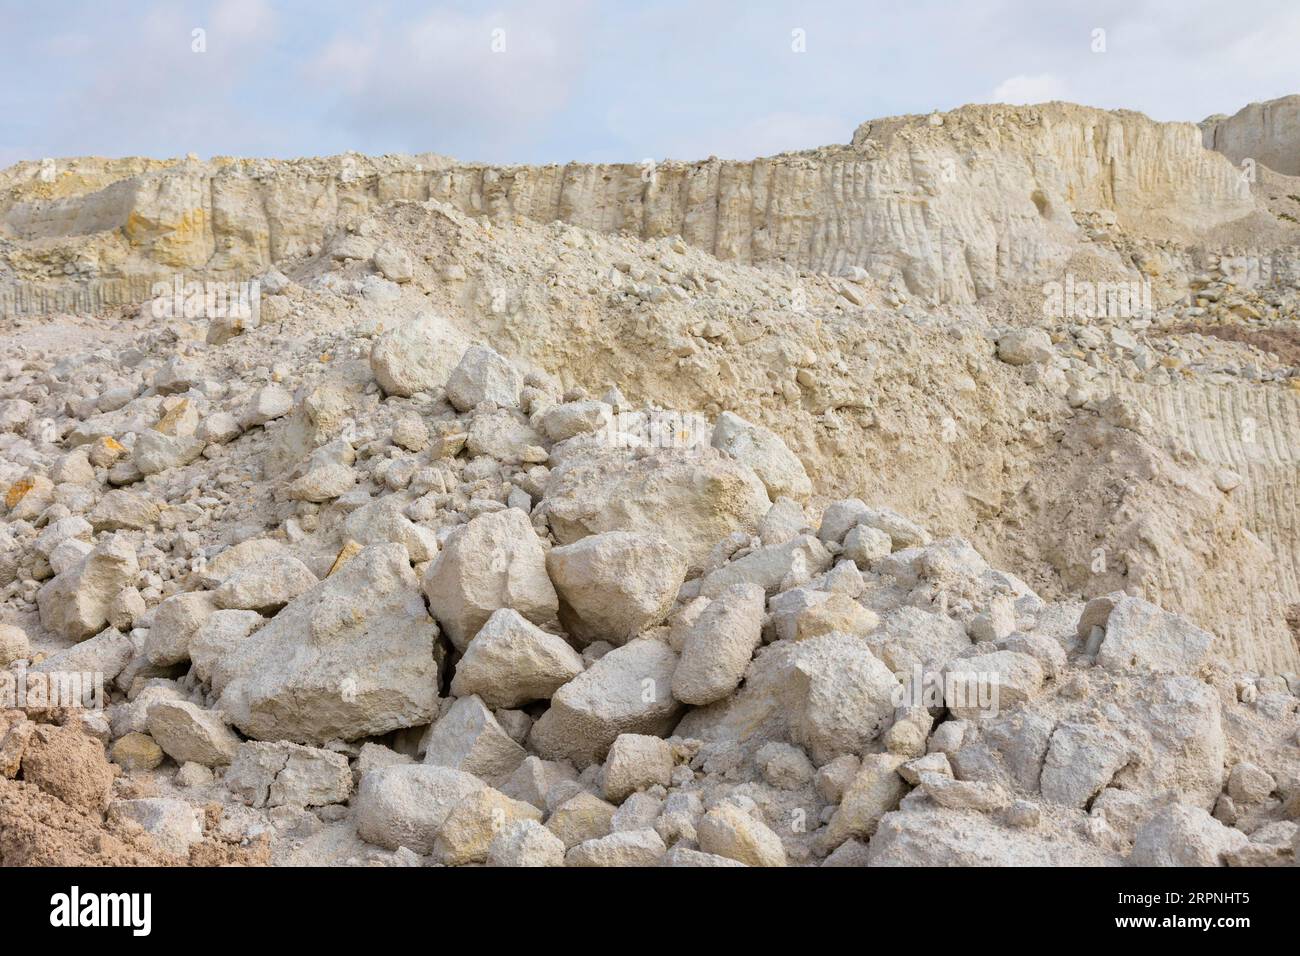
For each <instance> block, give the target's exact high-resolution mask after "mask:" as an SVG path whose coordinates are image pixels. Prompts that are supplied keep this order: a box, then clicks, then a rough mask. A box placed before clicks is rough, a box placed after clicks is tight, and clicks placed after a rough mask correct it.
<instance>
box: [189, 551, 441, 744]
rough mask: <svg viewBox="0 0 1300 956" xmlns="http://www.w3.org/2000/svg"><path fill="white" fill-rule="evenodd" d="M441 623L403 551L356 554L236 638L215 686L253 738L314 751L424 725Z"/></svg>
mask: <svg viewBox="0 0 1300 956" xmlns="http://www.w3.org/2000/svg"><path fill="white" fill-rule="evenodd" d="M437 634H438V628H437V625H436V624H435V623H434V621H433V619H432V618H430V617H429V615H428V612H427V611H426V610H425V606H424V601H423V599H422V598H421V596H420V592H419V590H418V588H417V585H416V580H415V573H414V572H413V571H412V570H411V566H410V561H409V558H408V556H407V553H406V549H405V548H403V547H402V546H401V545H397V544H389V545H378V546H375V547H370V548H366V549H364V550H362V551H361V552H360V553H358V554H357V555H355V556H354V557H352V558H351V559H350V560H349V561H348V562H347V563H346V564H344V565H343V566H342V567H341V568H340V569H339V570H337V571H335V572H334V574H332V575H330V576H329V577H327V578H326V579H325V580H323V581H321V582H320V583H319V584H317V585H315V586H314V587H312V588H311V589H310V590H308V591H306V592H305V593H303V594H302V595H301V596H299V597H297V598H295V599H294V600H293V601H291V602H290V603H289V604H288V606H286V607H285V608H284V610H282V611H280V613H279V614H277V615H276V616H275V617H274V618H273V619H272V620H271V621H270V622H269V623H268V624H266V625H265V626H264V627H262V628H260V629H259V630H257V631H255V632H253V633H252V634H250V635H249V636H248V637H246V638H245V639H243V640H242V641H240V642H239V643H238V644H237V645H236V646H235V648H234V650H233V653H232V654H231V655H230V656H229V657H228V658H227V659H226V660H225V661H223V667H222V670H223V674H222V675H221V678H220V679H217V675H214V682H213V690H214V691H215V692H216V693H218V694H219V695H220V705H221V707H222V708H223V709H224V710H225V711H226V712H227V713H228V714H229V715H230V719H231V721H232V722H233V723H234V724H235V726H236V727H238V728H239V729H240V730H241V731H243V732H244V733H245V734H246V735H248V736H250V737H254V738H257V739H259V740H291V741H294V742H295V743H302V744H309V745H320V744H323V743H326V742H328V741H330V740H333V739H336V738H337V739H342V740H355V739H356V738H358V737H365V736H374V735H378V734H383V733H387V732H388V731H390V730H396V729H398V728H400V727H413V726H416V725H419V724H422V723H427V722H428V721H429V719H430V718H431V717H432V716H433V710H434V705H435V701H436V699H437V688H438V673H439V668H440V656H438V654H437V651H436V649H435V639H436V637H437Z"/></svg>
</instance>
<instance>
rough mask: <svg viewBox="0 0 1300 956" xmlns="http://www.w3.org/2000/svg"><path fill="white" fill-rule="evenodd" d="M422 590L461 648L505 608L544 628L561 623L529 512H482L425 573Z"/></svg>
mask: <svg viewBox="0 0 1300 956" xmlns="http://www.w3.org/2000/svg"><path fill="white" fill-rule="evenodd" d="M424 593H425V595H426V596H427V597H428V599H429V609H430V611H432V612H433V615H434V617H435V618H437V620H438V623H439V624H441V625H442V628H443V630H444V631H445V632H446V634H447V637H448V638H450V640H451V642H452V644H453V645H455V647H456V649H457V650H460V651H463V650H465V649H466V648H467V647H468V646H469V643H470V641H471V640H473V638H474V635H475V634H477V633H478V631H479V628H481V627H482V626H483V625H484V624H485V623H486V622H487V619H488V618H489V617H491V615H492V613H493V612H494V611H496V610H499V609H500V608H503V607H508V608H512V609H514V610H515V611H518V612H519V613H520V615H522V616H523V617H525V618H527V619H528V620H530V621H532V622H533V623H534V624H538V625H541V626H543V627H545V626H548V625H549V626H555V625H557V624H558V614H557V612H558V610H559V598H558V597H557V596H556V593H555V588H554V586H553V585H552V584H551V579H550V577H549V576H547V573H546V554H545V552H544V551H543V550H542V544H541V542H540V541H539V540H538V539H537V534H536V532H534V531H533V527H532V525H531V524H530V523H529V521H528V516H527V515H525V514H524V513H523V512H522V511H519V510H517V509H515V508H506V509H505V510H503V511H497V512H489V513H487V514H482V515H479V516H478V517H477V518H475V519H474V520H472V521H470V522H469V523H468V524H466V525H464V526H463V527H461V528H459V529H457V530H456V531H455V532H454V533H453V534H452V535H451V536H450V537H449V538H448V539H447V541H446V543H445V545H444V547H443V549H442V551H441V553H439V555H438V557H437V559H436V560H435V561H434V562H433V563H432V564H431V565H430V566H429V569H428V571H426V572H425V576H424Z"/></svg>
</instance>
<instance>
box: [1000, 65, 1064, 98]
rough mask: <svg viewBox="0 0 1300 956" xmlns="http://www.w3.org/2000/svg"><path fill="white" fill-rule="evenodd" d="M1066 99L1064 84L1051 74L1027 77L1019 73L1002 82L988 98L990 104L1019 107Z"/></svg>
mask: <svg viewBox="0 0 1300 956" xmlns="http://www.w3.org/2000/svg"><path fill="white" fill-rule="evenodd" d="M1064 99H1068V97H1067V96H1066V93H1065V84H1064V83H1063V82H1062V81H1061V79H1060V78H1059V77H1056V76H1053V75H1052V74H1051V73H1038V74H1036V75H1033V76H1028V75H1026V74H1024V73H1021V74H1020V75H1019V76H1013V77H1010V78H1008V79H1005V80H1003V81H1002V82H1001V83H999V84H998V86H997V89H995V90H994V91H993V93H992V95H990V97H989V102H990V103H1008V104H1010V105H1012V106H1021V105H1024V104H1026V103H1047V102H1050V101H1051V100H1064Z"/></svg>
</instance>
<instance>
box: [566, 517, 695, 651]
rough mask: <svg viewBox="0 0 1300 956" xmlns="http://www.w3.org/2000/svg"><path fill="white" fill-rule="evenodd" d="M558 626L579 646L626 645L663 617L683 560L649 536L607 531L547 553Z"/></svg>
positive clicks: (679, 580) (682, 575)
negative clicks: (557, 604)
mask: <svg viewBox="0 0 1300 956" xmlns="http://www.w3.org/2000/svg"><path fill="white" fill-rule="evenodd" d="M546 570H547V572H548V573H549V574H550V577H551V581H552V583H554V585H555V590H556V592H557V593H558V595H559V598H560V623H561V624H562V625H563V626H564V629H565V630H566V631H567V632H568V633H569V634H571V635H572V636H574V637H576V638H577V639H578V640H580V641H584V642H587V643H590V642H591V641H607V642H609V643H610V644H614V645H615V646H617V645H619V644H625V643H627V642H628V641H629V640H631V639H632V638H634V637H636V636H637V635H638V634H640V633H641V632H643V631H644V630H645V629H646V628H648V627H650V626H652V625H655V624H659V623H660V622H662V621H663V619H664V618H665V617H667V615H668V611H669V610H670V609H671V608H672V605H673V602H674V601H675V600H676V598H677V591H678V589H679V588H680V587H681V584H682V581H683V580H684V579H685V577H686V560H685V558H683V557H682V555H680V554H679V553H678V552H677V551H676V550H675V549H674V548H673V547H672V546H671V545H669V544H668V542H667V541H665V540H664V539H663V538H661V537H659V536H658V535H654V534H646V533H640V532H629V531H608V532H605V533H604V534H594V535H590V536H588V537H586V538H583V539H581V540H580V541H575V542H574V543H573V544H568V545H564V546H563V547H558V548H552V549H551V550H550V551H549V552H548V553H547V555H546Z"/></svg>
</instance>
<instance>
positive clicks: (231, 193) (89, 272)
mask: <svg viewBox="0 0 1300 956" xmlns="http://www.w3.org/2000/svg"><path fill="white" fill-rule="evenodd" d="M0 189H3V197H2V198H0V225H2V230H3V236H4V238H5V240H7V241H5V242H4V243H3V245H0V262H2V263H6V265H4V266H0V268H3V269H4V271H5V273H7V275H4V276H3V278H4V279H5V280H6V284H7V285H8V286H9V289H8V291H7V292H6V293H3V295H4V296H5V302H4V304H3V305H0V308H4V309H7V310H9V311H33V310H36V309H39V308H45V307H50V306H57V305H58V304H59V300H58V297H59V296H73V299H72V301H71V303H70V305H75V304H76V302H77V301H94V302H95V303H97V304H100V305H111V304H116V303H119V302H126V301H136V300H139V299H140V298H143V297H144V296H146V295H147V294H148V286H149V285H150V284H151V283H152V282H153V281H155V280H157V279H158V278H159V277H160V276H161V277H166V276H169V275H170V274H172V273H174V272H176V271H185V272H187V273H201V274H202V275H205V276H222V277H239V278H244V277H248V276H251V275H254V274H257V273H259V272H261V271H263V270H265V269H266V268H268V267H270V266H271V265H273V264H275V263H278V262H281V261H283V260H285V259H292V258H296V257H303V256H306V255H310V254H312V253H313V252H314V251H317V250H318V249H319V248H320V246H321V245H322V243H324V242H325V241H326V240H327V239H328V237H329V236H330V235H331V234H333V232H334V231H336V230H337V229H338V228H339V227H340V226H341V225H344V224H346V223H348V222H350V221H354V220H355V219H356V218H358V217H360V216H364V215H365V214H367V213H368V212H369V211H371V210H373V209H375V208H376V207H378V206H379V205H382V204H383V203H386V202H390V201H392V200H396V199H408V200H417V201H419V200H429V199H436V200H441V201H444V202H448V203H451V204H453V205H454V206H456V207H457V208H459V209H461V210H462V211H464V212H467V213H470V214H473V215H484V216H487V217H488V218H489V219H492V220H494V221H498V222H499V221H504V220H506V219H509V218H511V217H514V216H522V217H524V218H527V219H531V220H533V221H535V222H541V223H545V222H550V221H553V220H560V221H563V222H566V223H570V224H572V225H576V226H581V227H584V228H588V229H593V230H597V231H600V232H607V233H614V232H626V233H630V234H631V235H634V236H637V237H640V238H643V239H651V238H656V237H663V236H671V235H680V236H681V237H682V238H683V239H684V240H685V241H686V242H687V243H689V244H691V245H694V246H696V247H698V248H700V249H703V250H705V251H707V252H709V253H711V254H713V255H715V256H716V257H718V258H719V259H723V260H736V261H740V262H747V263H757V264H764V263H783V264H788V265H790V266H792V267H794V268H796V269H801V270H807V271H815V272H831V273H836V272H841V271H843V270H845V269H849V268H852V267H861V268H864V269H866V270H867V271H868V272H869V273H870V274H871V275H872V276H873V277H874V278H875V279H876V280H877V281H879V282H880V283H882V284H884V285H890V284H893V285H894V287H895V288H898V289H900V290H904V291H906V292H907V293H909V294H910V295H913V296H916V297H919V298H921V299H922V300H923V301H925V302H927V303H930V304H934V305H938V304H963V303H970V302H974V301H976V300H977V299H979V298H981V297H983V296H985V295H988V294H989V293H991V292H993V291H994V290H996V289H998V288H1000V287H1004V286H1006V285H1008V284H1015V283H1025V282H1035V281H1041V280H1042V279H1043V278H1044V277H1045V276H1047V275H1049V274H1051V273H1052V272H1053V271H1054V270H1056V269H1058V268H1059V267H1060V266H1061V265H1062V264H1063V263H1064V262H1066V261H1067V260H1068V259H1069V257H1070V256H1071V255H1072V254H1073V253H1074V252H1076V251H1077V250H1078V249H1079V248H1080V246H1081V245H1082V243H1083V242H1084V241H1085V237H1084V236H1083V234H1082V233H1081V229H1080V225H1079V223H1080V221H1081V220H1084V219H1087V218H1088V217H1096V216H1101V217H1103V218H1105V219H1107V220H1113V221H1115V222H1117V223H1119V224H1120V225H1121V226H1123V227H1124V228H1126V229H1127V230H1129V231H1130V232H1132V233H1134V234H1135V235H1137V236H1141V237H1147V238H1150V239H1152V240H1163V239H1166V238H1168V237H1171V236H1172V237H1177V238H1180V239H1191V238H1194V237H1195V236H1196V235H1197V234H1198V233H1200V232H1201V231H1203V230H1205V229H1209V228H1213V227H1215V226H1218V225H1220V224H1222V223H1226V222H1230V221H1232V220H1235V219H1240V218H1241V217H1243V216H1246V215H1248V214H1250V213H1251V212H1252V211H1253V210H1254V209H1255V208H1256V202H1255V200H1254V199H1253V198H1252V196H1251V192H1250V188H1249V183H1248V182H1246V181H1244V180H1243V178H1242V177H1241V175H1240V174H1239V171H1238V170H1236V169H1234V168H1233V166H1232V165H1231V163H1230V162H1229V161H1228V160H1227V159H1225V158H1224V157H1223V156H1221V155H1219V154H1218V153H1215V152H1211V151H1207V150H1206V149H1204V148H1202V146H1201V143H1200V135H1199V133H1198V131H1197V129H1196V127H1195V126H1193V125H1191V124H1185V123H1156V122H1153V121H1152V120H1150V119H1148V118H1146V117H1145V116H1142V115H1141V114H1137V113H1129V112H1115V113H1111V112H1106V111H1102V110H1095V109H1089V108H1085V107H1079V106H1072V105H1069V104H1047V105H1044V106H1039V107H1015V108H1013V107H993V106H969V107H964V108H962V109H959V110H955V111H953V112H951V113H948V114H943V115H940V114H935V115H933V116H929V117H915V116H913V117H900V118H895V119H889V120H882V121H876V122H872V123H867V124H864V125H863V126H862V127H859V129H858V130H857V132H856V133H855V134H854V136H853V140H852V143H851V144H849V145H847V146H830V147H824V148H821V149H816V150H811V151H807V152H801V153H788V154H783V155H780V156H776V157H770V158H764V159H757V160H754V161H753V162H723V161H720V160H716V159H709V160H704V161H699V162H676V161H666V162H663V163H658V164H654V165H651V164H645V165H639V164H622V165H588V164H577V163H574V164H568V165H565V166H540V167H534V166H504V167H500V166H484V165H476V164H461V163H456V162H455V161H453V160H450V159H447V158H445V157H439V156H433V155H422V156H416V157H392V156H385V157H379V158H366V157H360V156H352V155H346V156H338V157H331V158H328V159H319V160H316V159H314V160H300V161H290V162H277V161H268V160H226V159H214V160H212V161H211V162H199V161H197V160H186V161H180V162H175V163H170V164H160V163H153V162H149V161H142V160H116V161H106V160H97V159H79V160H72V161H68V162H65V161H58V162H56V163H54V164H53V166H52V167H51V166H50V165H49V164H45V165H44V166H43V165H42V164H40V163H27V164H20V165H18V166H16V167H13V168H12V169H10V170H8V171H7V172H5V173H4V174H0ZM69 279H72V280H74V281H73V282H72V283H71V284H69V283H68V280H69ZM77 296H80V299H78V298H76V297H77Z"/></svg>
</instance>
